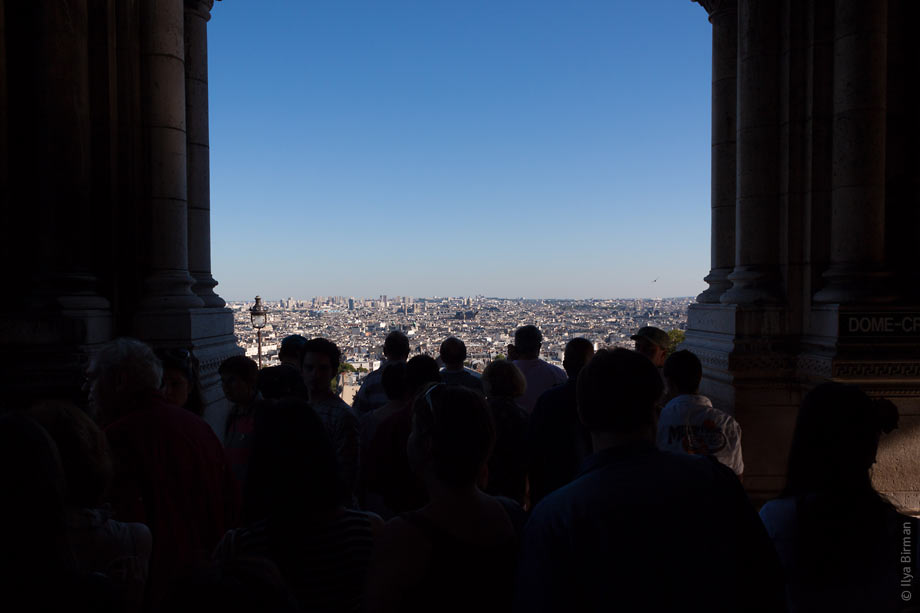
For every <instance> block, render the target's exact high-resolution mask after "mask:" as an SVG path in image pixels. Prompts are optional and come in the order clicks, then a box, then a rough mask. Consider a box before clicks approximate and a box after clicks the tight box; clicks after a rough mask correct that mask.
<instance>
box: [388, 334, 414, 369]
mask: <svg viewBox="0 0 920 613" xmlns="http://www.w3.org/2000/svg"><path fill="white" fill-rule="evenodd" d="M383 355H384V356H386V359H388V360H390V361H391V362H405V361H406V360H407V359H408V358H409V337H408V336H406V335H405V334H403V333H402V332H400V331H399V330H393V331H392V332H390V333H389V334H387V338H386V340H385V341H383Z"/></svg>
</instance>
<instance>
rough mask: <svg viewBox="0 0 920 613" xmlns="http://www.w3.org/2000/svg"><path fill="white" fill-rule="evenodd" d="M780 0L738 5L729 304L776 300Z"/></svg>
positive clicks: (744, 0)
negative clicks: (734, 192)
mask: <svg viewBox="0 0 920 613" xmlns="http://www.w3.org/2000/svg"><path fill="white" fill-rule="evenodd" d="M780 9H781V3H779V2H777V1H776V0H739V3H738V137H737V139H738V140H737V153H738V156H737V206H736V209H735V268H734V270H733V271H732V273H731V274H730V275H729V276H728V278H729V280H730V281H731V282H732V287H731V289H729V290H728V291H726V292H725V293H724V294H722V297H721V301H722V302H723V303H725V304H772V303H777V302H780V301H781V299H782V295H781V291H780V287H779V286H780V278H779V246H780V240H779V239H780V236H779V232H780V202H779V201H780V198H779V187H780V185H779V181H780V169H779V163H780V161H779V146H780V143H779V109H780V104H779V102H780V101H779V83H780V81H779V78H780V65H779V18H780Z"/></svg>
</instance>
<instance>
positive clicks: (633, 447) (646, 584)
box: [515, 349, 783, 612]
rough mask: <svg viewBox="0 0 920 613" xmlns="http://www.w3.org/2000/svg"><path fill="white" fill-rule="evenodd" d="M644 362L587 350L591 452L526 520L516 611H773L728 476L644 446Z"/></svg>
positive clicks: (657, 385)
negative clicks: (589, 356) (568, 480)
mask: <svg viewBox="0 0 920 613" xmlns="http://www.w3.org/2000/svg"><path fill="white" fill-rule="evenodd" d="M661 391H662V384H661V378H660V376H659V375H658V372H657V370H656V369H655V367H654V366H653V365H652V363H651V362H649V360H648V359H647V358H646V357H644V356H642V355H640V354H638V353H636V352H633V351H629V350H627V349H615V350H613V351H606V350H602V351H598V352H597V354H595V356H594V357H593V358H592V359H591V361H590V362H588V364H587V365H586V366H585V367H584V368H583V369H582V371H581V373H580V374H579V376H578V383H577V397H578V411H579V415H580V417H581V420H582V421H583V422H584V424H585V426H587V428H588V429H589V430H590V431H591V437H592V440H593V445H594V449H595V453H594V455H592V456H591V457H589V458H588V459H587V460H586V461H585V466H584V469H583V471H582V473H581V475H580V476H579V477H578V479H576V480H575V481H573V482H572V483H570V484H568V485H566V486H565V487H563V488H561V489H558V490H556V491H555V492H553V493H551V494H549V495H548V496H547V497H546V498H544V499H543V500H542V501H541V502H540V503H539V504H538V505H537V506H536V508H535V509H534V510H533V512H532V513H531V517H530V521H529V522H528V524H527V527H526V530H525V535H524V546H523V551H522V552H521V558H520V560H521V562H520V564H521V565H520V569H519V574H518V581H517V587H516V593H515V610H516V611H521V612H524V611H527V612H534V611H563V610H567V611H601V610H603V611H764V610H768V611H773V610H782V609H783V598H782V578H781V575H780V569H779V562H778V560H777V558H776V552H775V551H774V550H773V546H772V544H771V543H770V540H769V537H768V536H767V534H766V531H765V530H764V528H763V524H761V523H760V521H759V518H758V517H757V513H756V511H755V510H754V508H753V507H752V506H751V504H750V502H749V501H748V499H747V496H746V495H745V493H744V490H743V489H742V488H741V483H740V482H739V481H738V479H737V477H735V475H734V473H732V471H731V470H729V469H728V468H726V467H725V466H723V465H721V464H719V463H718V462H715V461H713V460H711V459H709V458H705V457H699V456H685V455H675V454H671V453H666V452H662V451H659V450H657V449H656V448H655V445H654V440H655V401H656V400H657V398H658V397H659V396H660V395H661Z"/></svg>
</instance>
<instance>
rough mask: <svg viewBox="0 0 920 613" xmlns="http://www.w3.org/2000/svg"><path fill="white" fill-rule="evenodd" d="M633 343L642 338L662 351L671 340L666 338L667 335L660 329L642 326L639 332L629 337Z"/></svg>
mask: <svg viewBox="0 0 920 613" xmlns="http://www.w3.org/2000/svg"><path fill="white" fill-rule="evenodd" d="M629 338H631V339H632V340H634V341H637V340H639V339H640V338H644V339H646V340H649V341H651V342H653V343H655V344H656V345H658V346H659V347H661V348H662V349H667V348H668V347H669V346H670V344H671V339H670V338H669V337H668V333H667V332H665V331H664V330H662V329H661V328H656V327H655V326H643V327H641V328H639V331H638V332H636V333H635V334H633V335H632V336H630V337H629Z"/></svg>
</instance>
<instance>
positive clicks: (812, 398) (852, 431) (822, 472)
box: [786, 382, 897, 495]
mask: <svg viewBox="0 0 920 613" xmlns="http://www.w3.org/2000/svg"><path fill="white" fill-rule="evenodd" d="M891 406H892V405H891V403H887V404H882V403H879V402H873V401H872V400H871V399H870V398H869V397H868V396H867V395H866V394H865V392H863V391H862V390H860V389H859V388H858V387H856V386H855V385H843V384H840V383H834V382H828V383H822V384H821V385H819V386H817V387H815V388H814V389H813V390H811V391H810V392H809V393H808V394H806V396H805V398H804V400H803V401H802V406H801V408H800V409H799V414H798V417H797V419H796V424H795V432H794V434H793V437H792V446H791V448H790V452H789V468H788V473H787V484H786V488H787V493H788V494H790V495H798V494H804V493H807V492H816V491H833V490H838V489H845V488H850V487H854V486H856V487H859V486H866V485H868V484H869V468H870V467H871V466H872V464H874V463H875V457H876V453H877V452H878V442H879V437H880V436H881V434H882V432H888V431H890V430H893V429H894V428H895V427H896V425H897V413H896V411H894V412H892V411H891V410H890V408H891Z"/></svg>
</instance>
